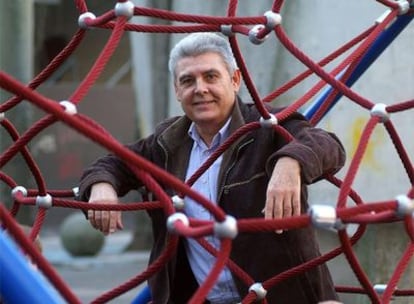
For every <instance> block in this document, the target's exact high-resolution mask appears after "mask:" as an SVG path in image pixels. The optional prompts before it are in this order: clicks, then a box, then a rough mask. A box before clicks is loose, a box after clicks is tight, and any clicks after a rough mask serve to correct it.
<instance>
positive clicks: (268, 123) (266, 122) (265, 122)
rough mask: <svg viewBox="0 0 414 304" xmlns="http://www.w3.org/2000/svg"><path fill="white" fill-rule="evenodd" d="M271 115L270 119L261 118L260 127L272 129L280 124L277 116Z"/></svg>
mask: <svg viewBox="0 0 414 304" xmlns="http://www.w3.org/2000/svg"><path fill="white" fill-rule="evenodd" d="M269 115H270V117H269V118H268V119H264V118H263V117H260V125H261V126H262V128H272V127H273V126H276V125H277V124H278V123H279V122H278V121H277V118H276V116H275V115H273V114H269Z"/></svg>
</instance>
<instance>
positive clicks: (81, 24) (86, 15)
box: [78, 12, 96, 30]
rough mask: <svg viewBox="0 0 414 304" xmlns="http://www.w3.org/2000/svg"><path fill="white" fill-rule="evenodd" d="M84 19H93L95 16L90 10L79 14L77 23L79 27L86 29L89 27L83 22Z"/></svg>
mask: <svg viewBox="0 0 414 304" xmlns="http://www.w3.org/2000/svg"><path fill="white" fill-rule="evenodd" d="M86 19H92V20H95V19H96V16H95V15H94V14H93V13H91V12H86V13H83V14H82V15H80V16H79V18H78V25H79V27H80V28H81V29H84V30H87V29H88V28H89V26H88V25H87V24H86V22H85V21H86Z"/></svg>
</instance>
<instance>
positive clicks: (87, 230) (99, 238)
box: [60, 213, 105, 256]
mask: <svg viewBox="0 0 414 304" xmlns="http://www.w3.org/2000/svg"><path fill="white" fill-rule="evenodd" d="M60 240H61V243H62V245H63V247H64V248H65V249H66V250H67V251H68V252H69V253H70V254H71V255H72V256H94V255H97V254H98V253H99V252H100V251H101V249H102V247H103V245H104V243H105V236H104V235H103V234H102V232H100V231H98V230H96V229H95V228H93V227H92V225H91V224H90V223H89V221H88V220H87V219H86V218H85V215H84V214H83V213H72V214H71V215H69V216H67V217H66V218H65V220H64V221H63V223H62V224H61V226H60Z"/></svg>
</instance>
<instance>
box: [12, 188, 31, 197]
mask: <svg viewBox="0 0 414 304" xmlns="http://www.w3.org/2000/svg"><path fill="white" fill-rule="evenodd" d="M18 192H20V193H21V194H23V196H24V197H26V196H27V189H26V188H25V187H23V186H16V187H14V188H13V190H12V191H11V194H12V197H13V198H16V195H17V193H18Z"/></svg>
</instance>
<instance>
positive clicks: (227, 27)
mask: <svg viewBox="0 0 414 304" xmlns="http://www.w3.org/2000/svg"><path fill="white" fill-rule="evenodd" d="M220 31H221V33H222V34H223V35H225V36H227V37H233V36H234V32H233V25H231V24H222V25H220Z"/></svg>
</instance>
